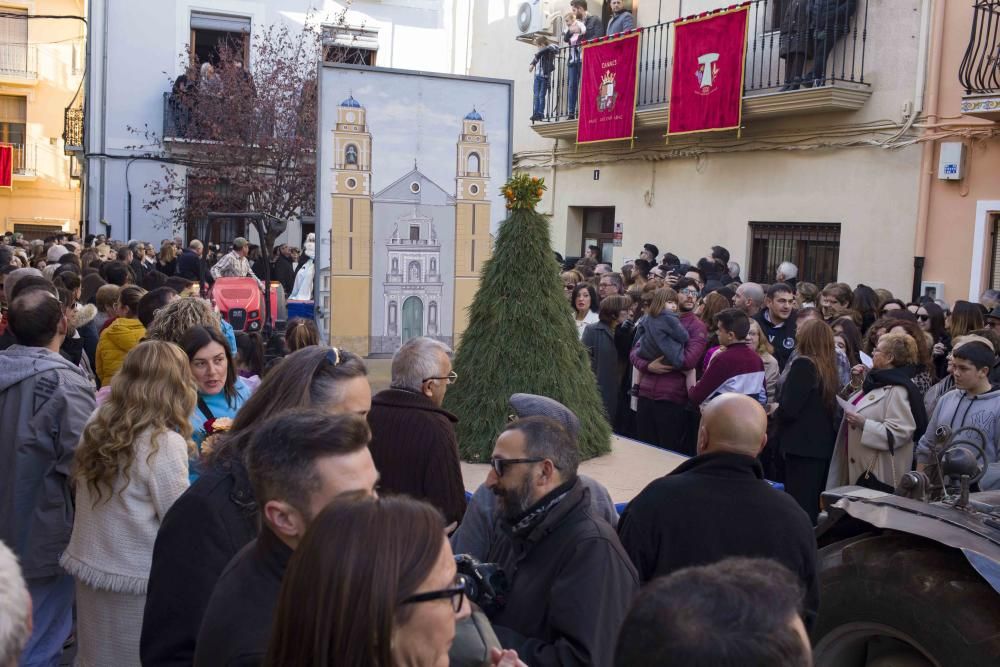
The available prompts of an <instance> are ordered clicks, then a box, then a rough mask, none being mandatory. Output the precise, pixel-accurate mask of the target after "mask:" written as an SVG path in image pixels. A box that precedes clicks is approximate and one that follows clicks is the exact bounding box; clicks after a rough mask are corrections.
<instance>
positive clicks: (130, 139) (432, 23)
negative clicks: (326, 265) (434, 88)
mask: <svg viewBox="0 0 1000 667" xmlns="http://www.w3.org/2000/svg"><path fill="white" fill-rule="evenodd" d="M89 7H90V24H91V26H92V32H91V38H90V44H89V62H90V64H91V66H92V67H91V76H90V77H89V86H88V93H89V96H90V103H89V108H88V114H87V127H86V129H87V132H86V136H87V147H86V148H87V154H88V155H89V156H90V157H89V158H88V159H87V161H86V188H87V208H86V213H85V214H86V220H87V222H86V226H87V230H88V231H91V232H95V233H109V234H110V235H111V236H112V237H114V238H118V239H124V238H136V239H143V240H148V241H153V242H154V243H155V242H158V241H160V240H161V239H164V238H169V237H172V236H174V235H175V234H180V235H181V236H184V237H186V238H187V237H191V236H192V235H197V236H202V237H203V238H208V239H209V240H214V241H218V242H221V243H223V244H224V243H228V242H229V241H231V240H232V236H235V235H236V233H237V232H243V231H249V230H243V229H235V228H231V227H229V226H226V225H222V226H219V225H216V224H211V225H210V224H209V223H208V222H207V221H204V222H203V224H199V225H197V226H194V227H189V226H185V227H182V228H180V229H177V228H174V227H173V226H172V216H171V214H170V212H169V211H164V210H156V209H153V210H147V207H146V205H147V204H148V202H149V199H150V194H149V193H150V187H151V186H152V184H154V183H156V182H157V181H159V180H161V179H162V178H163V169H164V168H170V169H174V170H175V171H177V173H179V174H180V175H181V178H182V179H186V178H187V169H186V167H184V166H183V165H182V164H180V162H181V160H180V159H179V158H180V157H182V155H181V151H182V150H183V145H182V142H172V141H168V140H169V139H173V138H175V136H174V135H175V134H176V132H177V128H176V127H175V123H174V122H173V117H172V114H171V109H170V106H169V101H168V94H169V92H170V91H171V86H172V85H173V83H174V82H175V81H176V79H177V78H178V77H180V76H181V75H182V74H184V73H185V71H186V69H187V67H188V65H189V62H190V61H189V57H188V56H187V55H186V53H187V52H190V54H193V55H194V56H196V57H197V58H198V59H199V60H201V61H205V60H210V59H211V58H212V57H213V52H214V51H215V50H216V49H217V47H218V45H219V44H222V43H229V44H239V45H242V48H244V49H245V53H246V54H247V60H248V63H247V65H248V68H249V70H250V72H251V73H252V72H253V67H254V62H253V51H252V49H250V48H249V44H250V43H251V42H252V40H253V39H254V38H255V37H256V36H257V35H259V34H260V33H262V31H263V30H264V29H266V27H267V26H270V25H274V24H279V25H285V26H287V27H288V28H290V29H291V30H292V31H298V30H300V29H301V28H302V27H303V25H304V24H305V23H306V22H307V21H308V22H309V23H310V25H316V24H322V25H323V26H324V28H323V31H324V33H323V34H324V55H325V56H327V57H330V58H336V59H350V60H351V61H352V62H359V63H365V64H375V65H380V66H386V67H401V68H408V69H420V70H424V71H431V72H445V73H459V74H464V73H466V72H467V69H468V62H467V61H468V53H469V48H470V44H469V39H468V35H469V31H468V29H467V27H468V22H469V19H470V14H469V11H468V10H469V4H468V3H466V2H463V1H461V0H353V2H351V3H346V2H343V1H341V2H335V1H333V0H255V1H252V2H249V1H246V0H203V1H199V2H195V1H194V0H164V1H161V2H134V1H133V0H89ZM429 45H433V48H429ZM147 130H151V131H153V132H155V133H156V134H159V135H160V136H161V137H162V138H163V139H164V142H163V146H162V148H159V147H150V146H148V145H144V144H145V143H146V142H145V140H144V135H143V133H144V132H145V131H147ZM358 159H359V160H360V159H362V156H361V155H358ZM188 186H189V187H188V192H189V194H190V193H191V192H192V191H193V190H194V189H195V186H196V184H195V183H188ZM177 205H178V206H182V207H183V206H185V202H177ZM230 224H231V223H230ZM310 231H315V225H314V221H310V220H302V221H301V224H299V222H295V223H293V224H292V225H290V226H289V229H288V231H287V232H286V234H285V235H284V236H283V237H282V239H281V240H283V241H287V242H289V243H292V244H295V245H300V244H301V241H302V239H303V238H305V235H306V234H307V233H309V232H310ZM249 236H250V237H251V240H253V234H252V233H251V234H249ZM187 240H190V239H189V238H187ZM318 245H319V244H318ZM322 247H323V248H324V250H325V249H327V247H326V246H322ZM359 261H360V260H359Z"/></svg>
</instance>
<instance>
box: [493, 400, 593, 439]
mask: <svg viewBox="0 0 1000 667" xmlns="http://www.w3.org/2000/svg"><path fill="white" fill-rule="evenodd" d="M508 402H509V403H510V407H511V408H513V410H514V413H515V414H516V415H517V416H518V417H520V418H522V419H523V418H525V417H548V418H549V419H554V420H556V421H557V422H559V423H560V424H562V425H563V428H565V429H566V430H567V431H568V432H569V435H570V437H571V438H573V440H576V439H577V437H578V436H579V434H580V420H579V419H578V418H577V416H576V415H575V414H573V411H572V410H570V409H569V408H567V407H566V406H565V405H563V404H562V403H560V402H559V401H557V400H555V399H552V398H549V397H548V396H539V395H537V394H512V395H511V397H510V399H509V400H508Z"/></svg>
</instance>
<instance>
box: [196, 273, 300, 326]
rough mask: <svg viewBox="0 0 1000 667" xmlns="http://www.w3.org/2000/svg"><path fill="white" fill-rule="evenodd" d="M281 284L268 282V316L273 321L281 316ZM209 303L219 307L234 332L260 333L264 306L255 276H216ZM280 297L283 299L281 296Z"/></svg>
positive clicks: (263, 318) (262, 324)
mask: <svg viewBox="0 0 1000 667" xmlns="http://www.w3.org/2000/svg"><path fill="white" fill-rule="evenodd" d="M280 292H281V286H280V285H279V284H278V283H274V282H272V283H271V289H270V290H269V295H270V298H271V317H272V318H273V319H274V320H279V319H283V318H281V317H280V311H279V310H278V303H279V293H280ZM211 298H212V302H213V303H214V304H215V305H216V306H218V307H219V311H220V312H221V313H222V317H223V318H225V320H226V321H227V322H229V324H230V325H232V327H233V329H234V330H235V331H247V332H253V331H256V332H260V331H263V330H264V320H265V317H266V315H265V311H266V309H265V305H264V294H263V293H262V292H261V290H260V287H259V286H258V284H257V279H256V278H253V277H248V278H219V279H217V280H216V281H215V284H214V285H213V286H212V291H211ZM282 300H283V299H282Z"/></svg>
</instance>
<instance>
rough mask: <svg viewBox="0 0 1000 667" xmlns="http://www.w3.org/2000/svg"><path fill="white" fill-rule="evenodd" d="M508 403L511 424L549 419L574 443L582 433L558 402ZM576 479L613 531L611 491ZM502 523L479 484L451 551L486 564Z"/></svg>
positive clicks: (531, 398)
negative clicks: (513, 422)
mask: <svg viewBox="0 0 1000 667" xmlns="http://www.w3.org/2000/svg"><path fill="white" fill-rule="evenodd" d="M508 403H510V407H511V410H512V414H511V415H510V417H509V418H508V419H509V420H510V421H514V420H515V419H526V418H528V417H548V418H549V419H554V420H555V421H557V422H559V423H560V424H561V425H562V426H563V428H565V429H566V431H567V432H568V433H569V435H570V437H571V438H572V439H573V440H574V441H576V439H577V437H578V435H579V433H580V420H579V419H578V418H577V416H576V415H575V414H573V411H572V410H570V409H569V408H567V407H566V406H565V405H563V404H562V403H560V402H559V401H556V400H554V399H551V398H549V397H547V396H538V395H536V394H512V395H511V397H510V399H509V400H508ZM577 478H578V479H579V480H580V483H581V484H582V485H583V486H585V487H587V489H588V490H589V491H590V502H591V505H592V507H593V512H594V514H595V515H597V516H600V517H601V518H603V519H604V520H605V521H607V522H608V523H610V524H611V526H612V527H614V526H616V525H618V512H617V511H616V510H615V504H614V502H612V500H611V495H610V494H609V493H608V490H607V489H605V488H604V487H603V486H601V484H600V483H599V482H597V481H595V480H593V479H591V478H590V477H587V476H586V475H578V476H577ZM499 519H500V512H499V509H498V505H497V496H496V494H495V493H493V491H491V490H490V489H489V487H487V486H486V485H485V484H480V485H479V488H478V489H476V492H475V493H474V494H473V495H472V499H471V500H470V501H469V506H468V508H467V509H466V511H465V517H464V518H463V519H462V522H461V524H459V526H458V530H456V531H455V533H454V534H453V535H452V536H451V546H452V550H453V551H454V552H455V553H456V554H470V555H472V556H475V557H476V558H478V559H479V560H485V559H486V556H487V554H488V553H489V552H490V547H491V546H492V545H493V543H494V542H495V541H496V539H497V536H498V534H499Z"/></svg>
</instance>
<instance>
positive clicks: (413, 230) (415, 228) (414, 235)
mask: <svg viewBox="0 0 1000 667" xmlns="http://www.w3.org/2000/svg"><path fill="white" fill-rule="evenodd" d="M410 240H411V241H419V240H420V225H410Z"/></svg>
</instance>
